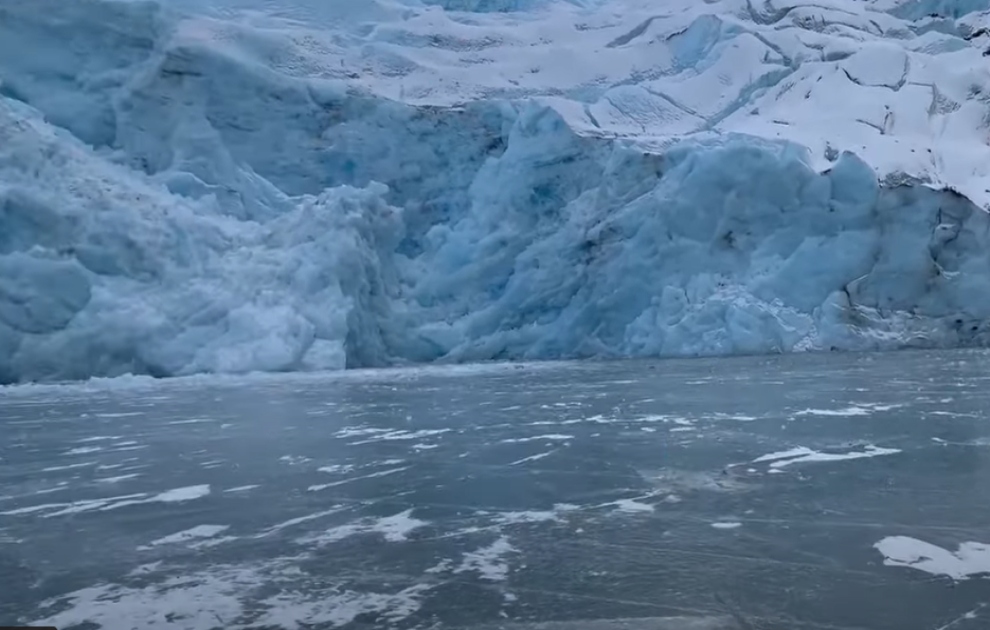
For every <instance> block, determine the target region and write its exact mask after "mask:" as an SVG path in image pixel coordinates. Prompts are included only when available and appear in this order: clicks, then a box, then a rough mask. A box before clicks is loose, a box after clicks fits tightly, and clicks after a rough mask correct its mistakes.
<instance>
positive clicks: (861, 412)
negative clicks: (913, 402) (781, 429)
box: [794, 404, 904, 417]
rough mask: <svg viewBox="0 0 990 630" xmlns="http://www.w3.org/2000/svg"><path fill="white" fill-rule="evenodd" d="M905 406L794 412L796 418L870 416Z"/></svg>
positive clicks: (853, 407) (870, 405) (873, 405)
mask: <svg viewBox="0 0 990 630" xmlns="http://www.w3.org/2000/svg"><path fill="white" fill-rule="evenodd" d="M903 406H904V405H881V404H865V405H851V406H849V407H844V408H841V409H802V410H801V411H796V412H794V416H840V417H849V416H869V415H872V414H873V413H875V412H877V411H890V410H891V409H898V408H900V407H903Z"/></svg>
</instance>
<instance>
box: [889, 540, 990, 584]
mask: <svg viewBox="0 0 990 630" xmlns="http://www.w3.org/2000/svg"><path fill="white" fill-rule="evenodd" d="M873 547H874V548H875V549H876V550H877V551H879V552H880V553H881V554H883V557H884V561H883V563H884V564H885V565H887V566H892V567H908V568H911V569H916V570H918V571H924V572H925V573H930V574H932V575H944V576H947V577H950V578H952V579H954V580H966V579H969V578H971V577H978V576H981V577H990V545H987V544H984V543H977V542H965V543H962V544H961V545H959V549H958V551H955V552H952V551H949V550H947V549H943V548H942V547H938V546H936V545H933V544H931V543H927V542H925V541H922V540H918V539H917V538H910V537H908V536H888V537H887V538H884V539H883V540H881V541H880V542H878V543H877V544H875V545H873Z"/></svg>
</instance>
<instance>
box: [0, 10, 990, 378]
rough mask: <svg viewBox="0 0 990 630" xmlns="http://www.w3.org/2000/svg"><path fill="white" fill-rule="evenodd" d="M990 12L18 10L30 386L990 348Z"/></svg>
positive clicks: (3, 319)
mask: <svg viewBox="0 0 990 630" xmlns="http://www.w3.org/2000/svg"><path fill="white" fill-rule="evenodd" d="M988 4H990V3H988V2H955V3H953V2H934V1H933V2H916V1H915V2H894V1H893V0H889V1H881V0H876V1H875V2H853V1H851V0H845V1H840V0H833V1H832V2H826V3H823V2H818V3H815V4H811V3H806V2H800V1H796V0H794V1H791V2H779V3H762V4H760V5H759V6H757V5H754V4H751V3H748V2H742V1H738V0H735V1H733V0H723V1H722V2H720V3H715V2H710V3H697V2H694V1H693V0H684V1H683V2H676V1H674V2H669V3H665V5H664V7H663V9H662V11H661V10H657V9H656V5H655V3H649V2H645V1H644V2H642V3H641V4H638V3H637V2H635V1H634V0H627V1H625V2H618V1H615V2H602V1H599V2H591V1H584V2H577V1H573V2H563V1H562V0H558V1H551V0H544V1H541V2H536V1H528V2H518V1H516V2H449V1H448V2H419V1H414V0H403V1H401V2H400V1H398V0H397V1H395V2H386V1H384V0H381V1H378V2H372V1H371V0H361V1H360V2H358V1H355V2H353V3H344V2H337V3H322V4H317V3H314V4H313V5H312V6H310V5H307V4H300V3H295V4H294V5H293V6H292V7H291V9H290V8H287V7H278V6H274V5H272V4H271V3H262V4H259V6H253V5H252V4H251V3H249V2H246V1H244V2H233V3H229V4H227V5H225V6H215V7H214V10H211V12H210V13H209V14H206V13H203V12H202V11H200V12H199V13H197V14H190V13H188V12H183V11H188V10H190V9H191V8H194V7H195V3H191V4H189V3H187V4H183V3H179V2H171V3H166V4H164V5H163V4H158V3H152V2H138V1H127V2H125V1H121V0H117V1H115V0H79V1H78V2H71V3H65V2H60V1H57V0H8V1H7V2H5V3H4V5H3V6H2V7H0V381H2V382H17V381H24V380H41V379H65V378H73V379H75V378H86V377H90V376H105V375H117V374H122V373H126V372H135V373H146V374H153V375H160V376H168V375H179V374H189V373H195V372H245V371H252V370H268V371H274V370H301V369H340V368H345V367H357V366H361V367H368V366H382V365H389V364H396V363H407V362H426V361H440V360H447V361H469V360H470V361H476V360H491V359H544V358H562V357H592V356H596V357H599V356H685V355H700V354H731V353H759V352H789V351H801V350H819V349H825V350H827V349H843V350H852V349H891V348H902V347H921V346H925V347H932V346H939V347H952V346H962V345H983V344H986V343H987V341H988V340H990V329H988V325H987V323H986V322H987V321H988V319H987V318H988V316H990V221H988V215H987V213H986V211H985V209H984V206H985V205H986V204H988V203H990V147H988V146H987V140H988V133H990V125H988V112H990V105H988V103H990V74H988V72H987V70H986V65H985V61H984V58H983V57H982V50H983V47H984V46H985V45H986V41H985V38H986V35H982V34H981V33H980V30H979V29H980V27H981V26H982V22H981V20H982V14H979V13H976V12H977V11H979V10H983V9H986V8H987V5H988ZM324 5H329V6H324ZM259 8H264V9H265V11H264V12H259V11H258V9H259ZM469 11H475V13H469ZM933 14H934V15H935V17H932V15H933ZM302 20H305V21H302Z"/></svg>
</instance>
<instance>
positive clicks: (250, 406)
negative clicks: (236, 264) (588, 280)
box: [0, 351, 990, 630]
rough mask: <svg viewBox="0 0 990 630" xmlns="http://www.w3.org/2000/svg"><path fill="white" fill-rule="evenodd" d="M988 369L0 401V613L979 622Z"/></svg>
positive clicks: (331, 382) (240, 623) (895, 362)
mask: <svg viewBox="0 0 990 630" xmlns="http://www.w3.org/2000/svg"><path fill="white" fill-rule="evenodd" d="M986 364H987V356H986V353H985V352H982V351H953V352H909V353H900V354H880V355H841V354H826V355H792V356H787V357H778V358H734V359H720V360H708V359H703V360H693V361H669V362H657V363H653V362H622V363H586V364H568V363H563V364H556V365H552V364H530V365H502V366H490V367H461V368H454V367H446V368H429V369H414V370H396V371H381V372H351V373H343V374H336V375H316V374H309V375H287V376H259V377H197V378H190V379H180V380H174V381H152V380H147V379H126V380H124V379H121V380H109V381H96V382H90V383H85V384H76V385H66V386H30V387H14V388H6V389H2V390H0V432H2V435H3V436H4V440H3V441H2V442H0V458H2V460H0V462H2V465H0V492H2V496H0V583H2V584H3V588H2V589H0V618H2V620H3V621H4V622H9V621H17V622H32V623H38V624H54V625H56V626H58V627H60V628H62V629H66V628H73V627H78V628H96V627H102V628H106V629H107V630H130V629H132V628H152V629H169V630H179V629H182V630H209V629H212V628H248V627H251V628H261V627H268V628H338V627H339V628H348V629H362V628H383V629H384V628H395V629H399V630H404V629H408V630H413V629H422V630H426V629H434V628H454V629H472V630H482V629H492V630H495V629H505V630H557V629H565V628H567V629H575V630H632V629H636V630H750V629H754V628H759V629H761V630H799V629H804V628H808V629H822V630H825V629H827V630H854V629H855V630H935V629H937V628H942V629H945V628H951V629H952V630H979V629H983V628H987V627H988V626H990V582H988V581H987V580H986V579H985V578H986V577H988V576H990V526H988V523H990V484H987V482H986V481H987V475H988V472H990V422H988V420H987V415H986V410H987V406H988V403H990V394H988V391H990V390H988V387H987V381H988V379H990V376H988V375H987V372H986V369H985V366H986ZM809 410H811V411H809ZM192 420H196V421H195V422H192ZM685 428H689V429H691V430H690V431H683V430H679V429H685ZM97 438H99V439H97ZM85 445H91V446H94V445H99V447H100V450H98V451H87V452H81V451H80V450H79V449H81V448H83V447H84V446H85ZM135 449H136V450H135ZM94 624H95V625H94Z"/></svg>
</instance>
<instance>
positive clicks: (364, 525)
mask: <svg viewBox="0 0 990 630" xmlns="http://www.w3.org/2000/svg"><path fill="white" fill-rule="evenodd" d="M412 512H413V511H412V510H411V509H410V510H406V511H405V512H400V513H398V514H394V515H392V516H386V517H383V518H377V519H376V518H364V519H359V520H357V521H354V522H352V523H348V524H346V525H341V526H339V527H334V528H331V529H328V530H326V531H325V532H323V533H320V534H315V535H312V536H307V537H305V538H302V539H300V541H299V542H300V543H303V544H311V543H315V544H318V545H326V544H331V543H335V542H338V541H341V540H343V539H345V538H349V537H351V536H357V535H359V534H379V535H381V536H382V537H383V538H385V540H386V541H388V542H404V541H406V540H408V537H409V534H411V533H412V532H413V531H415V530H417V529H419V528H420V527H423V526H425V525H429V523H428V522H426V521H421V520H419V519H417V518H413V516H412Z"/></svg>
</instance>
